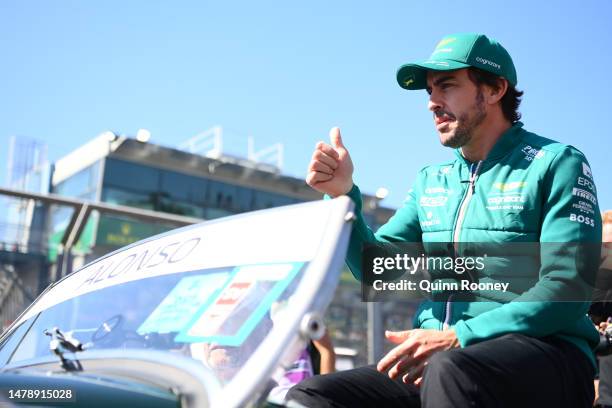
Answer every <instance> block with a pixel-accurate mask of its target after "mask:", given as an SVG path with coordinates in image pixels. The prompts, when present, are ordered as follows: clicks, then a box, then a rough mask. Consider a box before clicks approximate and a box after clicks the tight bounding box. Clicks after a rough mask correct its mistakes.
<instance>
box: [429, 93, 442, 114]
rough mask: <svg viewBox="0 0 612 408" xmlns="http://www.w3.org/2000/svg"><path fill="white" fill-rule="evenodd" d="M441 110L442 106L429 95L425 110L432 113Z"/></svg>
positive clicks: (432, 95)
mask: <svg viewBox="0 0 612 408" xmlns="http://www.w3.org/2000/svg"><path fill="white" fill-rule="evenodd" d="M441 108H442V105H441V104H440V102H439V101H438V99H437V98H435V97H434V94H431V95H429V102H428V103H427V109H429V110H430V111H432V112H435V111H437V110H439V109H441Z"/></svg>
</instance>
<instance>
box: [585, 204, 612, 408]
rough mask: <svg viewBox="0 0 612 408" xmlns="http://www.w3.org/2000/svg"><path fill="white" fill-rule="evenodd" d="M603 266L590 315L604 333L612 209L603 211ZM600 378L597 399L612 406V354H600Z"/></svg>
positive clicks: (611, 280)
mask: <svg viewBox="0 0 612 408" xmlns="http://www.w3.org/2000/svg"><path fill="white" fill-rule="evenodd" d="M602 221H603V230H602V245H601V266H600V268H599V272H598V274H597V281H596V283H595V291H594V293H593V304H592V305H591V308H590V310H589V315H590V316H591V320H593V323H594V324H595V326H597V327H598V329H599V330H600V331H601V332H602V333H603V332H604V331H605V330H606V328H607V327H608V326H609V325H610V323H611V321H612V210H608V211H606V212H604V213H603V216H602ZM598 362H599V380H596V381H595V399H596V403H597V404H598V406H601V407H602V408H605V407H608V408H610V407H612V355H607V356H599V357H598Z"/></svg>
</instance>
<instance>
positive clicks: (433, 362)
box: [287, 334, 595, 408]
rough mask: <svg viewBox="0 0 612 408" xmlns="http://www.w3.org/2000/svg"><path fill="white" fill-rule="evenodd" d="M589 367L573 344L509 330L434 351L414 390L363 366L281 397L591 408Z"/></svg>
mask: <svg viewBox="0 0 612 408" xmlns="http://www.w3.org/2000/svg"><path fill="white" fill-rule="evenodd" d="M594 374H595V370H594V368H593V366H592V364H591V363H590V361H589V360H588V358H587V357H586V356H585V355H584V353H583V352H582V351H580V350H579V349H578V348H577V347H576V346H574V345H573V344H570V343H568V342H566V341H564V340H561V339H557V338H554V337H547V338H540V339H537V338H533V337H527V336H524V335H520V334H509V335H505V336H502V337H499V338H496V339H492V340H488V341H484V342H481V343H478V344H474V345H472V346H468V347H465V348H457V349H453V350H449V351H443V352H439V353H436V354H434V355H433V356H432V357H431V358H430V359H429V362H428V364H427V366H426V368H425V372H424V375H423V382H422V384H421V387H420V388H417V387H416V386H414V385H412V384H404V383H402V382H401V380H391V379H390V378H389V377H388V376H387V375H386V374H382V373H379V372H378V371H376V367H375V366H366V367H361V368H356V369H352V370H348V371H341V372H338V373H333V374H328V375H323V376H315V377H312V378H310V379H308V380H305V381H303V382H301V383H300V384H298V385H296V386H295V387H293V388H292V389H291V390H290V391H289V393H288V394H287V400H294V401H296V402H298V403H300V404H302V405H304V406H306V407H351V408H354V407H421V406H422V407H426V408H430V407H431V408H446V407H454V408H461V407H555V408H557V407H568V408H580V407H585V408H586V407H591V406H592V405H593V399H594V396H595V395H594V394H595V391H594V388H593V377H594Z"/></svg>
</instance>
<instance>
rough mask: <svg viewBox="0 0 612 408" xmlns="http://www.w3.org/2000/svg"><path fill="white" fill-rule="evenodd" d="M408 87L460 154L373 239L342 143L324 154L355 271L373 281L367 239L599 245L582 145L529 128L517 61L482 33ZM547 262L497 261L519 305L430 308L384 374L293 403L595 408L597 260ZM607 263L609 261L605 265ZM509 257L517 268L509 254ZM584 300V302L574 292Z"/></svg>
mask: <svg viewBox="0 0 612 408" xmlns="http://www.w3.org/2000/svg"><path fill="white" fill-rule="evenodd" d="M397 79H398V82H399V84H400V86H401V87H403V88H405V89H409V90H412V89H426V90H427V92H428V94H429V109H430V110H431V112H432V113H433V118H434V123H435V127H436V130H437V132H438V134H439V137H440V141H441V143H442V144H443V145H444V146H447V147H451V148H455V149H456V151H455V153H456V158H455V159H454V160H452V161H449V162H447V163H443V164H441V165H435V166H428V167H425V168H424V169H423V170H421V171H420V172H419V174H418V176H417V180H416V182H415V184H414V187H413V188H412V189H411V190H410V192H409V195H408V198H407V200H406V201H405V204H404V206H403V207H402V208H400V209H399V210H398V211H397V213H396V214H395V215H394V216H393V217H392V218H391V219H390V220H389V222H388V223H387V224H385V225H384V226H382V227H381V228H380V229H379V230H378V231H377V232H376V233H375V234H374V233H373V232H372V231H371V230H370V229H369V228H368V227H367V226H366V224H365V222H364V219H363V216H362V215H361V205H362V201H361V194H360V192H359V189H358V188H357V186H356V185H354V183H353V178H352V174H353V164H352V161H351V158H350V155H349V152H348V150H347V148H346V146H345V145H344V143H343V141H342V138H341V136H340V130H339V129H338V128H333V129H332V130H331V132H330V138H331V145H328V144H325V143H323V142H320V143H319V144H317V146H316V149H315V152H314V154H313V156H312V161H311V163H310V166H309V169H308V170H309V172H308V176H307V179H306V181H307V183H308V184H309V185H310V186H312V187H313V188H315V189H316V190H318V191H320V192H323V193H325V194H327V195H329V196H332V197H336V196H339V195H342V194H347V195H349V196H350V197H351V198H352V199H353V200H354V201H355V203H356V212H357V219H356V221H355V223H354V227H353V232H352V235H351V240H350V245H349V251H348V255H347V262H348V264H349V266H350V268H351V270H352V272H353V274H354V275H355V276H356V277H357V278H358V279H361V278H362V276H363V275H362V271H361V249H362V247H363V245H364V244H369V243H398V242H422V243H423V244H425V243H431V242H448V243H452V244H450V248H455V249H457V248H459V246H460V244H461V243H465V242H497V243H507V242H516V241H520V242H537V243H571V242H573V243H592V246H597V247H598V248H599V245H600V243H601V222H600V220H599V217H598V214H599V209H598V206H597V198H596V190H595V185H594V182H593V176H592V174H591V171H590V167H589V165H588V163H587V161H586V159H585V157H584V156H583V154H582V153H581V152H579V151H578V150H577V149H575V148H573V147H571V146H568V145H564V144H561V143H558V142H555V141H552V140H550V139H546V138H543V137H540V136H538V135H535V134H533V133H530V132H527V131H526V130H524V129H522V123H521V122H519V121H518V119H519V118H520V115H519V114H518V112H517V108H518V105H519V103H520V97H521V96H522V92H519V91H517V90H516V88H515V87H516V84H517V76H516V71H515V68H514V64H513V62H512V59H511V57H510V55H509V54H508V52H507V51H506V50H505V49H504V48H503V47H502V46H501V45H500V44H499V43H498V42H496V41H494V40H492V39H489V38H487V37H486V36H484V35H479V34H455V35H450V36H447V37H445V38H443V39H442V40H441V41H440V42H439V43H438V45H437V47H436V48H435V50H434V52H433V54H432V55H431V57H430V58H429V59H428V60H426V61H422V62H417V63H411V64H406V65H404V66H402V67H401V68H400V69H399V71H398V74H397ZM542 251H543V252H542V253H543V254H545V255H541V256H540V258H541V259H537V260H535V261H534V260H528V259H527V258H525V259H522V262H523V263H521V264H520V266H519V265H518V264H513V263H512V262H505V263H504V262H499V263H498V269H491V270H490V271H487V272H488V273H489V276H487V278H488V279H489V280H490V281H493V282H495V281H500V280H501V279H502V276H501V275H502V274H500V273H499V270H500V268H501V269H503V268H505V273H506V277H507V278H508V279H511V278H513V275H520V274H522V275H524V276H522V278H524V279H525V280H528V281H529V282H530V285H529V287H527V288H526V289H527V290H525V291H524V292H522V293H518V292H517V293H511V294H510V296H511V297H512V298H511V299H508V298H507V297H506V298H503V297H498V298H495V296H493V297H487V296H490V295H489V294H487V293H484V292H482V293H476V294H475V297H474V299H475V300H477V301H461V302H458V301H456V299H453V295H452V294H450V295H449V296H447V298H446V299H444V301H439V300H436V301H426V302H424V303H423V304H422V305H421V307H420V308H419V310H418V311H417V313H416V315H415V317H414V327H416V328H417V329H414V330H407V331H403V332H386V333H385V336H386V338H387V339H388V340H389V341H391V342H393V343H395V344H397V346H396V347H395V348H394V349H393V350H391V351H390V352H389V353H388V354H387V355H386V356H384V357H383V358H382V359H381V360H380V361H379V362H378V364H377V365H376V366H375V367H374V366H372V367H362V368H357V369H354V370H350V371H345V372H340V373H335V374H330V375H327V376H320V377H314V378H312V379H309V380H306V381H305V382H303V383H301V384H299V385H298V386H296V387H294V388H293V389H292V390H291V391H290V392H289V394H288V398H289V399H293V400H295V401H297V402H298V403H301V404H303V405H305V406H330V407H331V406H333V407H357V406H385V407H387V406H398V407H400V406H401V407H416V406H424V407H438V408H439V407H468V406H469V407H475V406H476V407H489V406H495V407H499V406H532V405H537V406H556V407H565V406H567V407H587V406H591V404H592V403H593V395H594V394H593V393H594V391H593V375H594V357H593V353H592V348H593V347H595V345H596V344H597V341H598V335H597V332H596V330H595V328H594V326H593V324H592V323H590V321H589V320H588V318H587V317H586V312H587V309H588V304H589V302H588V301H587V299H588V298H589V296H590V293H589V288H592V281H593V280H594V276H595V273H596V268H597V260H596V259H595V260H589V256H584V255H585V254H586V253H585V252H584V251H583V250H581V249H580V248H576V246H575V245H574V246H572V245H569V244H567V245H566V244H563V246H562V247H560V248H554V247H547V249H545V248H544V247H543V249H542ZM596 257H597V258H598V254H597V255H596ZM509 259H510V258H509ZM570 292H571V293H573V294H580V296H577V297H576V299H574V300H579V301H573V302H567V301H563V302H561V301H555V300H559V299H565V298H566V297H565V296H564V295H567V293H570Z"/></svg>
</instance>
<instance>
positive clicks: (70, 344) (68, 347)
mask: <svg viewBox="0 0 612 408" xmlns="http://www.w3.org/2000/svg"><path fill="white" fill-rule="evenodd" d="M44 333H45V334H46V335H47V336H49V337H51V341H50V342H49V350H50V351H51V352H52V353H53V354H55V355H56V356H58V357H59V359H60V361H61V363H62V364H61V365H62V368H63V369H64V370H66V371H82V370H83V366H81V362H80V361H79V360H77V359H76V358H75V359H74V360H69V359H67V358H66V357H64V353H66V352H68V353H77V352H79V351H83V350H85V348H86V345H85V344H83V343H81V342H80V341H79V340H77V339H75V338H74V337H72V335H70V334H69V333H66V334H64V333H62V331H61V330H60V329H59V328H57V327H54V328H52V329H51V330H48V329H45V331H44Z"/></svg>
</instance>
